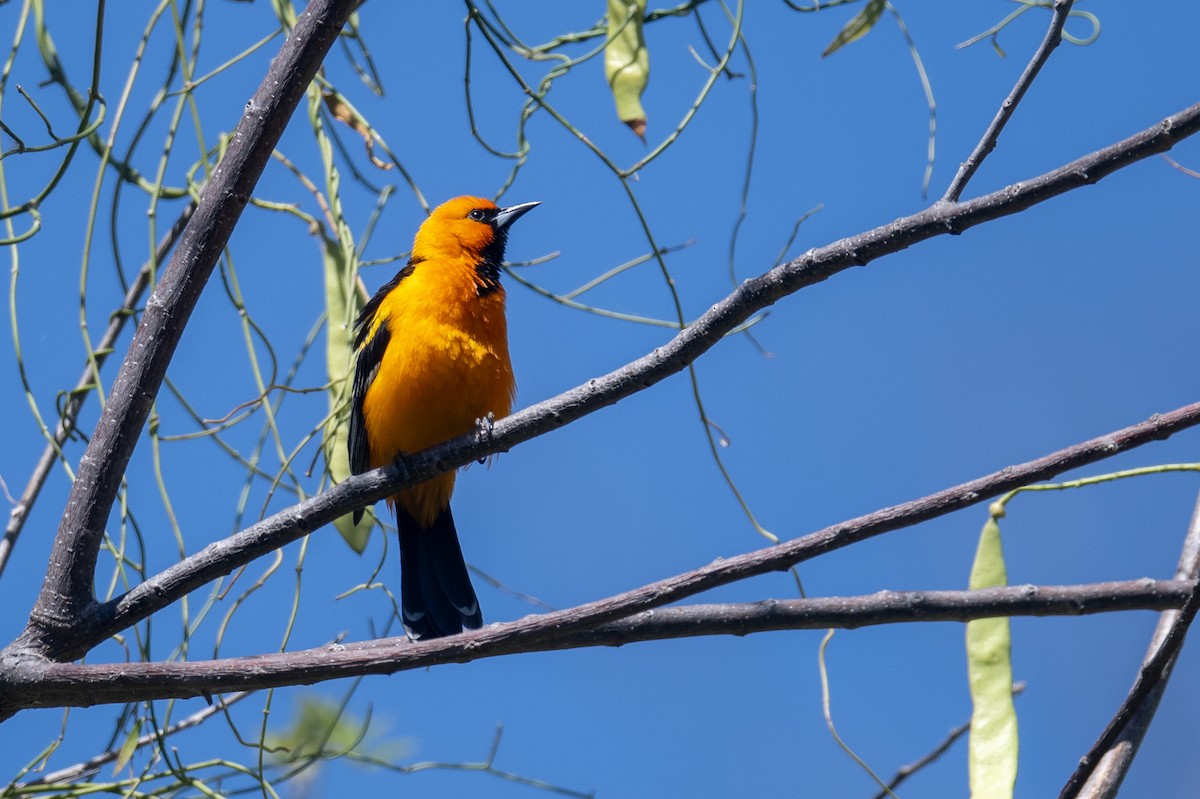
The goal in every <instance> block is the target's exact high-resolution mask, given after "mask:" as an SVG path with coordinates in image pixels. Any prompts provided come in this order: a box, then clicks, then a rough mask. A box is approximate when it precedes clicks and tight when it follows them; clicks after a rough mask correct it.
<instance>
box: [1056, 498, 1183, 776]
mask: <svg viewBox="0 0 1200 799" xmlns="http://www.w3.org/2000/svg"><path fill="white" fill-rule="evenodd" d="M1197 575H1200V498H1197V501H1196V508H1195V510H1194V511H1193V512H1192V520H1191V523H1190V524H1189V525H1188V532H1187V537H1186V538H1185V539H1184V542H1183V552H1182V554H1181V555H1180V556H1179V565H1178V566H1177V567H1176V569H1175V576H1176V579H1177V580H1192V581H1194V580H1195V578H1196V576H1197ZM1198 607H1200V592H1196V591H1194V590H1193V593H1192V595H1191V596H1190V597H1189V599H1188V601H1187V603H1186V604H1185V605H1184V606H1183V608H1182V609H1178V610H1168V611H1166V612H1164V613H1163V614H1162V616H1161V617H1160V618H1159V620H1158V626H1156V627H1155V628H1154V635H1153V636H1152V637H1151V639H1150V646H1149V648H1148V649H1147V650H1146V656H1145V658H1144V659H1143V660H1142V667H1141V670H1140V671H1139V672H1138V676H1137V679H1136V680H1135V681H1134V684H1133V687H1132V688H1130V690H1129V694H1128V695H1127V696H1126V697H1125V701H1124V702H1122V703H1121V707H1120V708H1119V709H1118V710H1117V713H1116V715H1114V716H1113V718H1112V720H1111V721H1110V722H1109V723H1108V726H1107V727H1106V728H1105V730H1104V733H1103V734H1102V735H1101V736H1100V739H1099V740H1097V741H1096V743H1095V744H1093V745H1092V748H1091V749H1089V750H1088V753H1087V754H1086V755H1084V756H1083V758H1082V759H1081V760H1080V761H1079V766H1078V768H1077V769H1076V770H1075V773H1074V774H1072V775H1071V779H1070V780H1068V781H1067V784H1066V786H1064V787H1063V790H1062V793H1061V794H1059V796H1060V799H1068V798H1069V799H1075V797H1081V798H1084V797H1086V799H1108V797H1113V796H1116V795H1117V791H1118V790H1119V789H1120V787H1121V783H1122V782H1123V781H1124V779H1125V775H1126V773H1128V771H1129V767H1130V766H1131V765H1133V758H1134V757H1135V756H1136V755H1137V751H1138V747H1139V746H1141V743H1142V739H1143V738H1144V737H1145V735H1146V730H1148V729H1149V727H1150V722H1151V721H1152V720H1153V719H1154V713H1155V711H1156V710H1158V703H1159V700H1160V699H1162V695H1163V691H1164V690H1165V689H1166V687H1167V681H1168V680H1169V679H1170V678H1171V669H1172V667H1173V666H1174V665H1175V657H1176V655H1177V654H1178V653H1179V649H1180V647H1182V646H1183V639H1184V636H1185V635H1186V634H1187V629H1188V626H1189V625H1190V624H1191V622H1192V620H1193V619H1194V618H1195V614H1196V610H1197V608H1198Z"/></svg>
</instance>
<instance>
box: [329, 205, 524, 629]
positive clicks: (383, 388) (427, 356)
mask: <svg viewBox="0 0 1200 799" xmlns="http://www.w3.org/2000/svg"><path fill="white" fill-rule="evenodd" d="M537 205H539V203H524V204H522V205H514V206H510V207H508V208H499V207H497V206H496V204H495V203H493V202H492V201H490V200H485V199H483V198H481V197H458V198H455V199H453V200H450V201H448V202H446V203H443V204H442V205H440V206H438V207H437V208H436V209H434V211H433V213H432V214H430V215H429V218H428V219H426V220H425V222H424V223H423V224H422V225H421V228H420V230H418V231H417V236H416V239H415V240H414V241H413V249H412V257H411V258H409V260H408V265H407V266H405V267H404V268H403V269H401V270H400V271H399V273H397V274H396V276H395V277H394V278H392V279H391V280H390V281H388V282H387V283H386V284H385V285H384V286H383V288H381V289H379V291H378V292H377V293H376V294H375V296H374V297H372V298H371V300H370V302H368V303H367V304H366V306H365V307H364V308H363V310H362V313H361V314H360V315H359V317H358V321H356V322H355V323H354V327H355V336H354V352H355V369H354V393H353V396H352V399H351V402H352V408H351V413H350V441H349V447H350V470H351V471H352V472H353V473H354V474H361V473H362V472H365V471H367V470H368V469H375V468H378V467H380V466H383V465H384V464H387V463H391V462H392V461H393V460H395V459H396V458H397V457H400V456H402V455H404V454H405V453H414V452H419V451H420V450H423V449H425V448H427V447H431V446H433V445H434V444H440V443H442V442H443V441H446V440H448V439H451V438H454V437H456V436H460V435H463V434H464V433H468V432H470V431H471V430H473V429H475V428H476V426H477V425H479V424H481V423H483V422H482V421H481V420H488V419H489V418H499V417H502V416H507V415H508V413H509V411H510V410H511V409H512V401H513V395H514V393H515V391H516V383H515V381H514V379H513V372H512V363H511V362H510V361H509V357H508V325H507V322H506V320H505V317H504V289H503V287H501V285H500V263H501V261H503V260H504V245H505V243H506V242H507V239H508V227H509V225H511V224H512V223H513V222H515V221H517V220H518V219H519V218H521V216H523V215H524V214H525V213H526V212H528V211H529V210H530V209H532V208H534V207H535V206H537ZM453 492H454V472H447V473H446V474H443V475H440V476H438V477H435V478H433V479H432V480H427V481H425V482H424V483H419V484H417V485H415V486H411V487H409V488H406V489H404V490H403V491H401V492H400V493H398V494H396V495H394V496H392V497H389V498H388V505H389V506H390V507H391V508H392V509H393V510H394V511H395V514H396V525H397V527H399V529H400V607H401V611H402V614H403V620H404V628H405V630H407V631H408V634H409V635H410V636H411V637H412V638H414V639H422V638H438V637H441V636H444V635H453V634H455V633H459V632H462V630H463V628H464V627H466V628H468V629H476V628H478V627H480V626H482V625H483V615H482V614H481V613H480V611H479V600H478V598H476V596H475V589H474V588H473V587H472V586H471V577H470V575H469V574H468V573H467V565H466V563H465V562H464V561H463V555H462V548H461V547H460V545H459V543H458V532H457V531H456V530H455V527H454V517H453V516H452V515H451V513H450V495H451V494H452V493H453ZM362 513H363V512H362V511H361V510H359V511H356V512H355V515H354V518H355V521H356V522H357V521H358V519H359V518H361V517H362Z"/></svg>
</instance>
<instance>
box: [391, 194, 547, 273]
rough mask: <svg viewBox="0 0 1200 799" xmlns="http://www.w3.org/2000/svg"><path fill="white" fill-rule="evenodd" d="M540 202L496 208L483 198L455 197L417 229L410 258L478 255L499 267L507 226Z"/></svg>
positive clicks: (505, 240) (502, 258)
mask: <svg viewBox="0 0 1200 799" xmlns="http://www.w3.org/2000/svg"><path fill="white" fill-rule="evenodd" d="M540 204H541V203H522V204H521V205H511V206H509V207H507V208H500V207H499V206H497V205H496V204H495V203H494V202H492V201H491V200H487V199H484V198H483V197H455V198H454V199H453V200H447V201H446V202H444V203H442V204H441V205H439V206H438V207H437V208H435V209H434V210H433V213H432V214H430V215H429V218H428V219H426V220H425V222H424V223H422V225H421V229H420V230H418V231H417V237H416V240H415V241H414V242H413V257H414V258H419V259H430V258H458V257H461V256H463V255H468V256H473V257H475V258H480V259H482V260H483V261H485V262H488V263H490V264H494V265H496V266H499V264H500V262H501V261H503V260H504V245H505V244H506V243H507V241H508V226H509V225H511V224H512V223H513V222H516V221H517V220H518V219H520V218H521V216H523V215H524V214H525V212H527V211H530V210H532V209H533V208H535V207H536V206H538V205H540Z"/></svg>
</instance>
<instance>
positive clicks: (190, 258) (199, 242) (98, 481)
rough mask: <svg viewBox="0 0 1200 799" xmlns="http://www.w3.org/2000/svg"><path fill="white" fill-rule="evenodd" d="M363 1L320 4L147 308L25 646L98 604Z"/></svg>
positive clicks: (251, 108)
mask: <svg viewBox="0 0 1200 799" xmlns="http://www.w3.org/2000/svg"><path fill="white" fill-rule="evenodd" d="M354 6H355V2H354V0H313V2H312V3H311V4H310V6H309V7H308V8H307V9H306V10H305V11H304V13H303V14H301V15H300V17H299V19H298V21H297V23H296V27H295V28H294V29H293V30H292V32H291V35H290V36H288V38H287V41H285V42H284V44H283V47H282V48H281V50H280V52H279V54H278V55H277V56H276V57H275V59H274V60H273V61H272V62H271V67H270V69H269V70H268V71H267V75H266V77H265V78H264V80H263V82H262V85H260V86H259V88H258V91H256V92H255V94H254V96H253V97H252V98H251V100H250V102H249V103H247V104H246V111H245V114H244V115H243V116H242V119H241V121H240V122H239V123H238V127H237V129H236V130H235V131H234V134H233V137H232V139H231V140H230V144H229V148H228V150H227V151H226V153H225V157H224V158H222V159H221V161H220V163H219V164H217V167H216V169H215V170H214V172H213V176H212V178H211V180H210V181H209V182H208V184H207V185H206V187H205V189H204V194H203V196H202V197H201V199H200V202H199V204H198V206H197V208H196V211H195V213H194V215H193V217H192V220H191V222H190V223H189V224H188V226H187V228H186V229H185V230H184V232H183V235H182V236H181V238H180V241H179V245H178V246H177V247H176V249H175V252H174V254H173V255H172V257H171V261H170V263H169V264H168V265H167V268H166V269H165V270H164V271H163V273H162V276H161V278H160V280H159V283H158V286H157V287H156V288H155V290H154V292H153V294H152V295H151V296H150V299H149V301H148V302H147V304H146V310H145V313H144V314H143V316H142V322H141V325H140V326H139V327H138V330H137V332H136V333H135V334H134V337H133V341H132V342H131V343H130V345H129V352H128V354H127V355H126V357H125V360H124V362H123V363H122V364H121V369H120V371H119V372H118V373H117V376H116V379H115V380H114V381H113V384H112V389H111V391H110V394H109V400H108V402H107V403H106V404H105V406H104V411H103V413H102V414H101V416H100V420H99V421H98V422H97V424H96V430H95V432H94V434H93V436H92V439H91V441H90V442H89V443H88V447H87V450H86V451H85V453H84V455H83V458H82V459H81V460H80V463H79V471H78V475H77V477H76V480H75V483H74V485H73V487H72V489H71V495H70V497H69V499H68V501H67V507H66V511H65V512H64V514H63V518H62V521H61V523H60V524H59V528H58V534H57V536H56V537H55V542H54V549H53V551H52V553H51V556H50V563H49V567H48V568H47V571H46V579H45V582H44V583H43V585H42V590H41V593H40V594H39V596H38V600H37V604H36V605H35V606H34V608H33V611H32V613H31V614H30V619H29V625H28V626H27V627H26V629H25V631H24V632H23V633H22V635H21V638H20V639H19V644H18V646H21V647H26V648H28V649H30V650H32V651H34V652H38V653H43V654H45V653H51V652H55V651H58V650H59V649H60V648H61V647H62V646H64V645H65V646H69V644H67V643H65V642H66V641H69V639H70V638H71V637H72V631H73V630H74V628H75V626H76V625H77V623H78V621H79V619H80V618H81V617H82V616H83V614H84V613H85V612H86V611H87V610H88V609H89V608H91V607H93V606H94V604H95V597H94V590H93V580H94V575H95V569H96V559H97V556H98V554H99V548H100V542H101V539H102V538H103V535H104V527H105V524H106V523H107V521H108V517H109V513H110V512H111V510H112V504H113V501H114V499H115V497H116V494H117V490H118V488H119V486H120V482H121V479H122V478H123V476H124V474H125V467H126V466H127V465H128V463H129V459H130V457H131V456H132V454H133V450H134V447H135V446H136V444H137V441H138V438H139V436H140V434H141V430H142V427H143V426H144V424H145V422H146V418H147V416H148V414H149V412H150V407H151V405H152V404H153V402H154V398H155V396H156V395H157V393H158V389H159V387H160V385H161V384H162V380H163V377H164V376H165V374H166V370H167V364H168V363H169V362H170V360H171V357H172V355H173V354H174V352H175V347H176V345H177V344H178V343H179V340H180V338H181V337H182V335H183V330H184V327H185V326H186V324H187V320H188V317H189V316H190V315H191V312H192V309H193V308H194V307H195V305H196V301H197V300H198V299H199V296H200V292H201V291H202V290H203V288H204V285H205V283H206V282H207V280H208V277H209V275H210V274H211V273H212V269H213V267H214V265H215V264H216V262H217V258H218V257H219V256H220V254H221V251H222V250H223V249H224V247H225V245H226V244H227V243H228V241H229V237H230V235H231V234H232V233H233V229H234V226H235V225H236V224H237V221H238V219H239V218H240V216H241V213H242V210H243V209H244V208H245V205H246V203H247V202H248V201H249V198H250V194H251V192H252V191H253V189H254V185H255V183H256V182H257V181H258V177H259V175H261V174H262V171H263V168H264V167H265V166H266V163H267V161H268V159H269V158H270V156H271V151H272V150H273V149H274V147H275V144H276V143H277V142H278V141H279V137H280V136H281V135H282V133H283V129H284V127H286V125H287V123H288V120H289V119H290V118H291V116H292V112H293V111H294V110H295V108H296V105H297V104H298V103H299V101H300V98H301V97H303V96H304V92H305V90H306V89H307V88H308V84H309V83H310V82H311V81H312V79H313V77H314V76H315V75H316V72H317V69H318V67H320V65H321V61H322V59H323V58H324V57H325V54H326V52H328V50H329V48H330V47H331V46H332V44H333V42H334V40H335V39H336V38H337V36H338V33H339V31H341V29H342V26H343V25H344V24H345V22H346V19H347V18H348V17H349V15H350V13H351V11H352V10H353V8H354Z"/></svg>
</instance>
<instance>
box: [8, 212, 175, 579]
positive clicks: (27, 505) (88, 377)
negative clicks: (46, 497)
mask: <svg viewBox="0 0 1200 799" xmlns="http://www.w3.org/2000/svg"><path fill="white" fill-rule="evenodd" d="M195 210H196V204H195V202H190V203H188V205H187V207H186V208H184V209H183V211H181V212H180V214H179V216H178V217H177V218H176V219H175V223H174V224H172V225H171V229H170V230H168V231H167V233H166V235H164V236H163V237H162V239H160V240H159V242H158V247H157V249H156V250H155V253H154V259H153V260H149V261H146V263H144V264H142V268H141V271H139V272H138V275H137V278H135V279H134V281H133V284H132V285H130V287H129V290H128V291H127V292H126V293H125V299H124V301H123V302H122V303H121V307H120V308H118V309H117V311H116V313H114V314H113V315H112V316H110V317H109V320H108V328H107V329H106V330H105V331H104V335H103V336H102V337H101V339H100V342H99V344H97V346H96V349H95V357H96V366H97V367H100V366H103V365H104V362H105V361H106V360H107V359H108V356H109V354H111V352H112V351H113V348H114V347H115V346H116V343H117V338H118V337H120V335H121V331H122V330H124V329H125V323H126V322H127V321H129V320H130V319H132V318H133V314H134V312H135V311H136V310H137V306H138V303H140V302H141V300H142V292H144V291H145V290H146V286H148V285H149V283H150V273H151V272H152V271H154V270H156V269H157V268H158V265H159V264H161V263H162V262H163V260H164V259H165V258H166V257H167V254H168V253H169V252H170V251H171V248H172V247H174V246H175V242H176V241H178V239H179V236H180V234H181V233H183V228H184V226H185V225H187V222H188V220H189V219H191V217H192V212H193V211H195ZM99 379H100V378H99V375H98V374H97V373H96V370H95V369H93V368H92V365H91V364H88V365H87V366H85V367H84V369H83V374H82V375H81V376H80V378H79V380H78V381H77V382H76V383H75V388H74V389H72V390H71V391H70V392H69V393H68V395H67V396H68V400H67V406H66V408H65V409H64V410H63V412H62V416H61V417H60V418H59V420H58V425H57V426H56V427H55V429H54V436H53V440H52V441H49V442H47V443H46V448H45V449H44V450H42V456H41V457H40V458H39V459H38V462H37V465H35V466H34V467H33V474H31V475H30V476H29V482H28V483H27V484H26V485H25V491H24V492H22V494H21V499H20V500H19V501H18V502H17V503H16V505H15V507H13V509H12V511H10V513H9V517H8V525H7V526H6V527H5V530H4V538H2V539H0V575H3V574H4V567H5V565H7V564H8V560H9V558H10V557H11V556H12V551H13V548H14V547H15V546H16V544H17V538H19V537H20V535H21V529H22V528H23V527H24V526H25V521H26V519H28V518H29V513H30V511H32V510H33V505H34V503H35V502H36V501H37V498H38V494H40V493H41V491H42V486H43V485H45V483H46V478H47V477H49V476H50V470H51V469H52V468H53V467H54V462H55V461H56V460H58V458H59V457H60V455H61V453H62V446H63V444H64V443H66V440H67V437H68V436H69V435H70V434H71V431H72V430H74V429H75V420H76V419H77V418H78V417H79V411H80V410H82V408H83V403H84V400H86V399H87V397H88V395H89V394H90V393H91V391H89V390H88V387H89V386H91V385H93V384H94V383H96V382H97V381H98V380H99Z"/></svg>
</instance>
